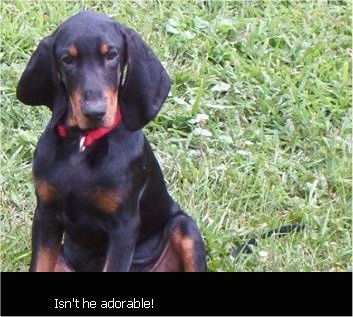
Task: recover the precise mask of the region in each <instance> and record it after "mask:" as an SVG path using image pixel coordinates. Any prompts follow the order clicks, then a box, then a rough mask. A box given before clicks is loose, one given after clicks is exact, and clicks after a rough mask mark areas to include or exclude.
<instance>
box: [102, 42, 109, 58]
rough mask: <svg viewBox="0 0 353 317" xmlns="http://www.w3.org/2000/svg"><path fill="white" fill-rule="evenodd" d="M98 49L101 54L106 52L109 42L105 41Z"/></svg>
mask: <svg viewBox="0 0 353 317" xmlns="http://www.w3.org/2000/svg"><path fill="white" fill-rule="evenodd" d="M100 50H101V53H102V54H103V55H105V54H107V53H108V51H109V44H107V43H104V44H102V45H101V47H100Z"/></svg>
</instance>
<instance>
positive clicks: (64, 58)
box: [61, 56, 74, 65]
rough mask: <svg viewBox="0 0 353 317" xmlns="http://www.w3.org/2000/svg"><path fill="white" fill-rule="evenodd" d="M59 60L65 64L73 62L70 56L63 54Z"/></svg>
mask: <svg viewBox="0 0 353 317" xmlns="http://www.w3.org/2000/svg"><path fill="white" fill-rule="evenodd" d="M61 60H62V62H63V64H65V65H72V64H73V62H74V60H73V58H72V57H70V56H64V57H63V58H62V59H61Z"/></svg>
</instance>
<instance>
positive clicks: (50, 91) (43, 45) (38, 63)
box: [16, 36, 54, 110]
mask: <svg viewBox="0 0 353 317" xmlns="http://www.w3.org/2000/svg"><path fill="white" fill-rule="evenodd" d="M52 42H53V38H52V37H51V36H48V37H46V38H44V39H43V40H42V41H41V42H40V43H39V45H38V47H37V49H36V50H35V51H34V53H33V54H32V57H31V59H30V60H29V62H28V64H27V66H26V68H25V70H24V72H23V74H22V76H21V79H20V81H19V83H18V86H17V91H16V95H17V99H19V100H20V101H21V102H23V103H25V104H27V105H46V106H48V107H49V108H50V109H51V110H53V107H54V105H53V103H54V76H53V75H54V74H53V66H52V57H51V49H52Z"/></svg>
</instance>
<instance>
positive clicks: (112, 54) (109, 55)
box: [105, 51, 118, 61]
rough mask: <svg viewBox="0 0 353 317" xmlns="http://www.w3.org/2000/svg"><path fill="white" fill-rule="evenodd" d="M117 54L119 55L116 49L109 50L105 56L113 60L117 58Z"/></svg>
mask: <svg viewBox="0 0 353 317" xmlns="http://www.w3.org/2000/svg"><path fill="white" fill-rule="evenodd" d="M117 56H118V53H117V52H115V51H109V52H108V53H107V54H106V55H105V58H106V59H107V60H108V61H111V60H113V59H115V58H116V57H117Z"/></svg>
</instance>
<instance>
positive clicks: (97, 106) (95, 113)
mask: <svg viewBox="0 0 353 317" xmlns="http://www.w3.org/2000/svg"><path fill="white" fill-rule="evenodd" d="M82 113H83V114H84V116H85V117H86V118H87V119H89V120H94V121H99V120H101V119H102V118H103V117H104V115H105V113H106V105H105V103H104V102H87V103H86V104H85V105H84V106H83V107H82Z"/></svg>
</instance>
